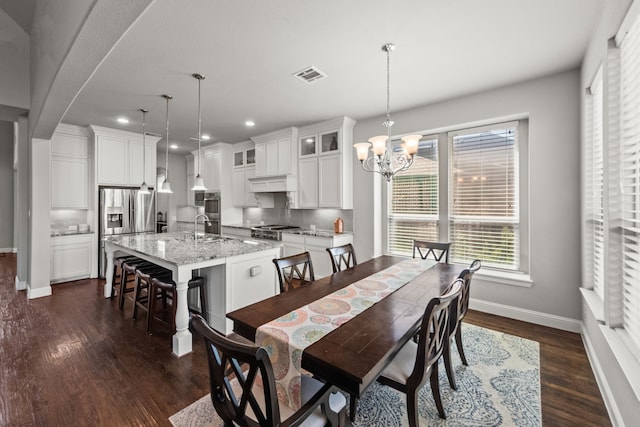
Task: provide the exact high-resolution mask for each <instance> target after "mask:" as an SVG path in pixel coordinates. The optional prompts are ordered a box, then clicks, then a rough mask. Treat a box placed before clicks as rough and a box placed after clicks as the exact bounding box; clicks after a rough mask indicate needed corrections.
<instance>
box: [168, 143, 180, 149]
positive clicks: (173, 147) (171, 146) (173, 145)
mask: <svg viewBox="0 0 640 427" xmlns="http://www.w3.org/2000/svg"><path fill="white" fill-rule="evenodd" d="M169 148H171V149H172V150H175V149H177V148H178V144H171V145H170V146H169Z"/></svg>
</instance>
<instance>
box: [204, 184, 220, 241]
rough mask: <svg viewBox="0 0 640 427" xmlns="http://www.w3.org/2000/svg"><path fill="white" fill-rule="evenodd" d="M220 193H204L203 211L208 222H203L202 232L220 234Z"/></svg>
mask: <svg viewBox="0 0 640 427" xmlns="http://www.w3.org/2000/svg"><path fill="white" fill-rule="evenodd" d="M220 211H221V206H220V193H219V192H213V193H204V213H205V215H207V217H209V223H208V224H207V223H205V225H204V232H205V233H212V234H220Z"/></svg>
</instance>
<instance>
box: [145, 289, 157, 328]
mask: <svg viewBox="0 0 640 427" xmlns="http://www.w3.org/2000/svg"><path fill="white" fill-rule="evenodd" d="M147 292H148V293H149V301H148V304H149V305H148V310H147V333H148V334H151V333H152V331H151V323H152V322H153V316H155V313H156V300H157V299H158V296H157V292H158V291H157V287H155V286H153V283H149V287H148V288H147Z"/></svg>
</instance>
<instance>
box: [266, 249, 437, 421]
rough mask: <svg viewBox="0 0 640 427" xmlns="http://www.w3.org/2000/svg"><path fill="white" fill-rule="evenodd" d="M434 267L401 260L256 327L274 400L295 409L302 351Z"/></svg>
mask: <svg viewBox="0 0 640 427" xmlns="http://www.w3.org/2000/svg"><path fill="white" fill-rule="evenodd" d="M434 264H435V262H433V261H424V260H421V259H417V260H416V259H409V260H406V261H402V262H400V263H398V264H396V265H393V266H391V267H389V268H387V269H385V270H382V271H379V272H378V273H375V274H372V275H371V276H369V277H366V278H364V279H362V280H360V281H358V282H355V283H352V284H351V285H349V286H347V287H345V288H342V289H340V290H338V291H336V292H334V293H332V294H329V295H327V296H325V297H323V298H321V299H319V300H317V301H314V302H312V303H311V304H308V305H306V306H304V307H300V308H298V309H296V310H294V311H292V312H290V313H288V314H285V315H283V316H281V317H279V318H277V319H275V320H272V321H271V322H269V323H266V324H264V325H262V326H260V327H259V328H258V330H257V331H256V339H255V341H256V344H257V345H259V346H262V347H264V348H265V349H266V350H267V352H268V353H269V358H270V359H271V364H272V365H273V371H274V376H275V379H276V388H277V391H278V399H279V400H280V401H281V402H282V403H284V404H286V405H288V406H289V407H291V408H293V409H294V410H297V409H299V408H300V406H301V403H300V375H301V374H302V373H301V362H302V352H303V351H304V349H305V348H306V347H307V346H309V345H311V344H313V343H314V342H316V341H318V340H319V339H320V338H322V337H323V336H325V335H326V334H328V333H329V332H331V331H332V330H334V329H336V328H337V327H339V326H340V325H342V324H343V323H346V322H348V321H349V320H351V319H352V318H353V317H355V316H357V315H358V314H360V313H361V312H362V311H364V310H366V309H367V308H369V307H371V306H372V305H373V304H375V303H377V302H378V301H380V300H382V299H383V298H385V297H386V296H387V295H389V294H391V293H392V292H394V291H396V290H397V289H399V288H401V287H402V286H404V285H405V284H407V283H409V282H410V281H412V280H413V279H415V278H416V277H418V276H420V275H421V274H422V273H424V272H425V271H427V270H428V269H429V268H431V267H432V266H433V265H434ZM312 286H313V285H312Z"/></svg>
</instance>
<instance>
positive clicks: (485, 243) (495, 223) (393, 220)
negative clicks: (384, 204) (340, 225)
mask: <svg viewBox="0 0 640 427" xmlns="http://www.w3.org/2000/svg"><path fill="white" fill-rule="evenodd" d="M522 123H526V120H522V121H520V122H509V123H500V124H494V125H490V126H483V127H476V128H473V129H464V130H455V131H451V132H444V133H441V134H439V135H435V136H433V137H428V138H423V140H422V141H421V142H420V149H419V151H418V154H417V156H416V158H415V160H414V163H413V165H412V166H411V167H410V168H409V169H408V170H406V171H404V172H402V173H399V174H398V175H396V176H395V177H394V178H393V180H392V181H391V184H390V186H389V207H388V233H387V238H388V239H387V244H388V246H387V251H388V252H389V253H391V254H396V255H411V253H412V246H413V239H419V240H430V241H451V242H452V246H451V254H450V260H451V261H452V262H459V263H470V262H471V261H472V260H474V259H476V258H480V259H482V260H483V267H487V268H493V269H501V270H510V271H525V272H526V271H528V266H522V265H521V264H522V263H521V261H520V260H521V250H520V243H521V241H522V239H521V236H520V235H521V228H520V227H521V224H522V221H521V218H520V208H521V206H520V205H521V197H522V195H521V192H520V186H521V185H523V183H522V182H521V179H520V166H519V165H520V156H519V151H520V141H519V133H518V129H519V127H520V126H521V125H522ZM525 133H526V128H525ZM439 144H441V146H440V149H439V147H438V145H439ZM447 144H448V145H447ZM439 153H448V155H447V154H445V156H448V159H446V160H447V161H446V162H445V161H442V162H439V160H438V154H439ZM439 165H440V167H439ZM525 186H526V185H525ZM438 195H440V196H441V197H447V198H448V200H439V197H438Z"/></svg>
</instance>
